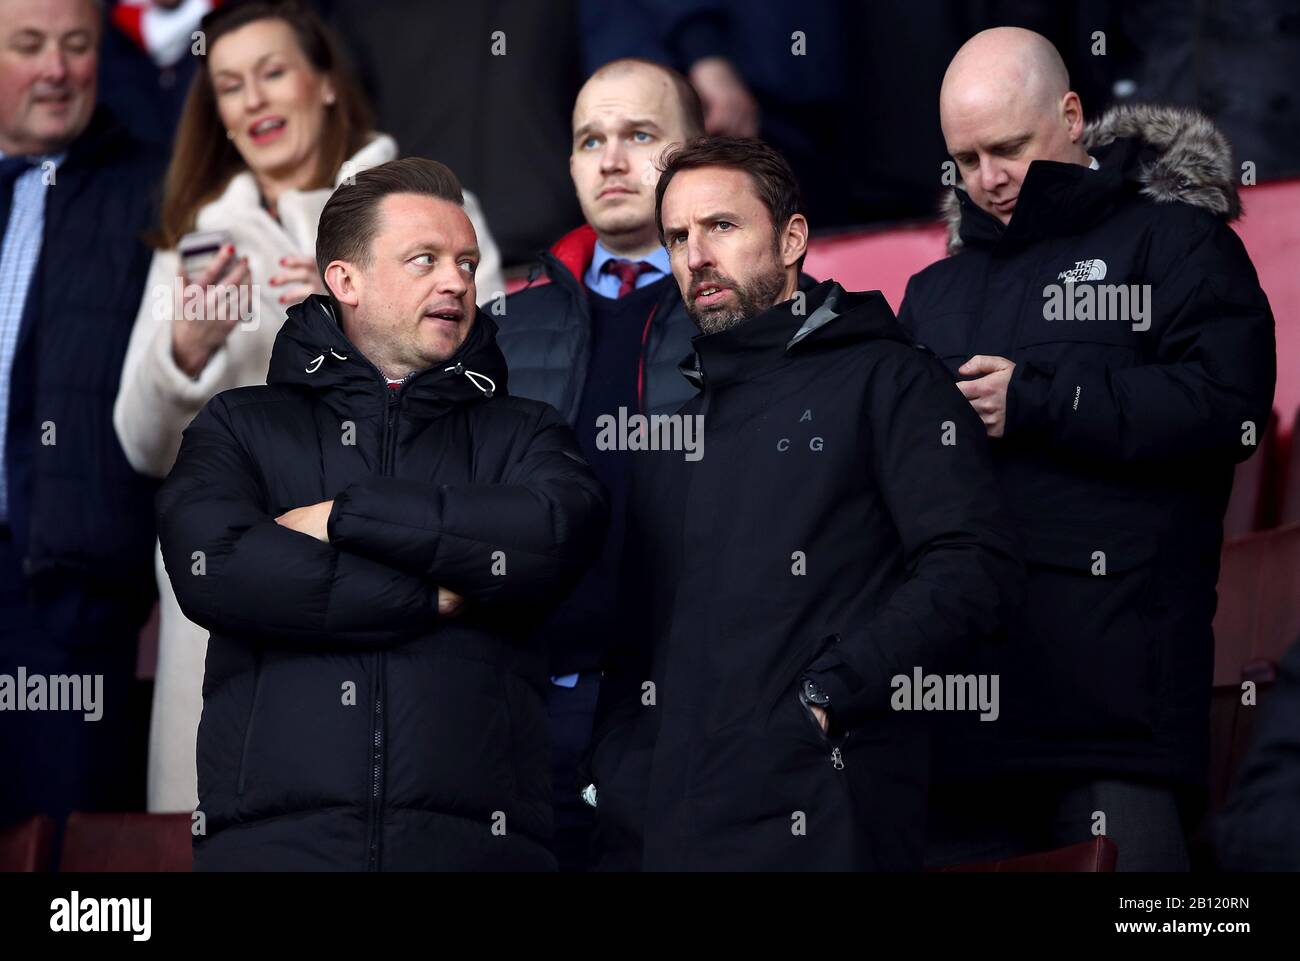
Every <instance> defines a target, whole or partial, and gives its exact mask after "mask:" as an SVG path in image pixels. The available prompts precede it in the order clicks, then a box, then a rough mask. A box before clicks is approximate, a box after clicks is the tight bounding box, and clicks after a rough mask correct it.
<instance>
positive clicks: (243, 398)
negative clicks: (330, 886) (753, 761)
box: [158, 297, 606, 870]
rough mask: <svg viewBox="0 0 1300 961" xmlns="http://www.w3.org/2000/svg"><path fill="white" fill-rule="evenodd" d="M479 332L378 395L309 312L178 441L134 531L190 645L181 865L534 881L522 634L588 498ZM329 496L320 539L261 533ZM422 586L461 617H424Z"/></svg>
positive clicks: (535, 782)
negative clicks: (194, 786)
mask: <svg viewBox="0 0 1300 961" xmlns="http://www.w3.org/2000/svg"><path fill="white" fill-rule="evenodd" d="M494 334H495V327H494V325H493V323H492V321H491V320H490V319H489V318H487V317H486V316H484V315H483V314H481V313H480V314H479V316H478V319H477V321H476V323H475V324H474V327H473V328H472V329H471V332H470V334H469V336H468V338H467V339H466V341H465V343H464V344H463V345H462V347H461V349H460V350H459V351H458V352H457V354H456V355H455V356H454V357H453V358H451V360H450V361H448V363H447V364H445V365H444V364H439V365H436V366H435V367H433V368H431V369H429V370H425V371H423V372H420V373H418V374H416V375H414V376H413V377H412V378H410V379H409V380H408V381H407V382H406V383H405V384H404V385H403V386H402V387H401V389H400V390H395V389H391V388H389V387H387V386H386V384H385V381H384V378H383V377H382V376H381V375H380V374H379V372H378V371H377V370H376V369H375V368H374V367H373V366H372V365H371V364H370V363H369V362H368V361H367V360H366V359H365V358H364V357H363V356H362V355H361V353H360V352H359V351H357V350H356V349H355V348H354V347H353V346H352V345H351V344H349V343H348V342H347V340H346V339H345V338H344V337H343V335H342V332H341V331H340V330H339V327H338V325H337V324H336V323H335V321H334V319H333V317H332V315H331V314H330V312H329V309H328V307H327V306H326V305H325V302H324V300H323V299H322V298H319V297H313V298H310V299H308V300H307V301H306V302H305V303H304V304H303V305H301V306H300V307H297V308H294V309H292V310H291V311H290V314H289V319H288V320H287V321H286V322H285V325H284V328H283V329H282V330H281V332H280V334H279V335H278V336H277V338H276V343H275V349H274V352H273V353H272V356H271V366H270V374H269V376H268V386H265V387H248V388H240V389H237V390H231V391H226V392H224V393H222V394H219V395H218V396H217V397H215V398H213V400H212V401H211V402H210V403H209V404H208V405H207V406H206V407H205V408H204V409H203V411H202V412H201V413H200V414H199V415H198V417H196V418H195V420H194V422H193V423H192V424H191V425H190V427H189V428H188V429H187V430H186V432H185V435H184V440H183V442H182V445H181V451H180V455H179V457H178V459H177V463H176V466H175V468H174V469H173V470H172V473H171V475H170V476H169V477H168V479H167V481H166V483H165V484H164V486H163V490H162V492H161V493H160V494H159V497H158V519H159V529H160V535H161V541H162V550H163V556H164V559H165V560H166V563H167V570H168V573H169V575H170V577H171V579H172V584H173V586H174V587H175V590H176V596H177V599H178V600H179V601H180V605H181V608H182V610H184V612H185V613H186V615H187V616H189V617H190V618H192V619H193V620H195V621H197V622H198V623H200V624H202V625H203V626H205V627H207V628H209V629H210V630H211V632H212V636H211V641H210V642H209V646H208V659H207V671H206V674H205V677H204V682H203V699H204V704H203V719H202V722H201V724H200V728H199V740H198V768H199V770H198V775H199V798H200V809H201V810H202V811H203V812H204V814H205V815H206V830H207V834H206V836H205V837H200V838H199V839H198V840H197V841H196V844H195V864H196V867H198V868H199V869H208V870H212V869H218V870H219V869H252V868H274V869H288V870H296V869H358V870H359V869H371V870H375V869H385V870H403V869H463V868H483V867H487V868H547V867H553V866H554V860H553V858H552V857H551V855H550V853H549V851H548V850H547V849H546V847H545V844H546V842H547V839H548V836H549V834H550V830H551V813H550V804H551V790H550V788H551V785H550V767H549V753H548V741H547V734H546V710H545V706H544V703H543V700H542V694H541V691H542V690H543V687H542V685H544V684H545V652H543V651H540V650H536V649H532V648H531V646H530V644H529V642H528V638H529V637H530V635H531V632H532V630H533V628H534V627H535V625H536V622H537V620H538V619H539V617H540V615H541V614H543V613H544V608H545V607H546V606H547V605H548V604H549V603H551V602H553V601H555V600H557V599H558V598H560V597H561V596H563V594H564V592H565V591H566V590H567V589H568V587H569V586H570V585H571V584H572V582H573V581H574V580H575V579H576V577H577V576H578V575H579V574H580V573H581V570H582V568H583V566H584V564H586V563H587V562H588V560H589V559H590V558H591V557H592V556H593V555H594V552H595V550H596V548H597V546H598V544H599V541H600V537H601V536H602V534H603V526H604V521H605V511H606V506H605V501H604V495H603V492H602V491H601V489H600V486H599V484H597V483H596V481H595V480H594V478H593V477H592V475H591V473H590V471H589V470H588V469H587V467H586V465H585V463H584V462H583V460H582V458H581V456H580V455H579V453H578V451H577V447H576V444H575V443H574V441H573V437H572V433H571V431H570V430H569V428H568V427H567V426H566V425H565V424H564V423H563V421H561V420H560V418H559V416H558V415H557V414H556V413H555V411H554V410H552V409H551V408H549V407H547V406H546V405H544V404H539V403H537V402H534V401H530V400H523V399H518V398H513V397H510V396H508V395H507V392H506V372H505V364H504V361H503V359H502V357H501V353H500V351H499V350H498V349H497V347H496V343H495V339H494ZM493 385H495V386H493ZM330 498H333V500H334V508H333V511H332V513H331V515H330V518H329V528H328V530H329V537H330V543H328V544H326V543H322V542H319V541H316V540H314V539H312V538H310V537H307V536H305V535H303V534H300V533H297V532H295V531H292V530H289V529H288V528H285V527H282V526H280V525H277V524H276V523H275V520H274V518H275V516H276V515H277V514H279V513H281V512H282V511H285V510H287V509H289V508H292V507H298V506H303V505H307V504H313V503H317V502H319V501H323V500H328V499H330ZM437 585H443V586H445V587H448V588H450V589H452V590H454V591H456V592H458V593H460V594H462V595H464V596H465V597H466V598H467V602H468V603H467V609H466V611H465V613H464V614H463V615H462V616H461V617H459V618H457V619H454V620H442V621H439V620H438V618H437V617H436V614H435V611H436V608H435V605H434V600H433V595H434V592H435V589H436V586H437Z"/></svg>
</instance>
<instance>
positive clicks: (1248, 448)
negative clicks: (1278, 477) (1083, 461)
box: [1006, 211, 1277, 462]
mask: <svg viewBox="0 0 1300 961" xmlns="http://www.w3.org/2000/svg"><path fill="white" fill-rule="evenodd" d="M1180 213H1181V212H1180ZM1189 213H1195V214H1197V217H1196V219H1195V220H1194V221H1193V229H1192V230H1190V231H1189V235H1188V240H1187V241H1185V242H1183V243H1182V244H1180V246H1179V247H1178V249H1177V250H1176V251H1170V252H1165V251H1161V252H1158V253H1154V254H1153V256H1159V257H1161V258H1168V259H1167V262H1166V263H1165V264H1162V265H1161V268H1158V269H1160V275H1159V280H1158V281H1151V283H1152V290H1151V303H1150V309H1151V318H1150V321H1151V331H1150V332H1149V336H1152V337H1153V338H1154V341H1155V345H1154V351H1153V356H1152V362H1151V363H1145V364H1142V365H1140V366H1137V367H1128V368H1123V369H1107V368H1104V367H1101V366H1099V365H1091V364H1086V363H1072V362H1065V363H1062V364H1058V365H1056V366H1055V367H1051V366H1049V365H1046V364H1042V363H1036V362H1029V363H1024V364H1020V365H1017V367H1016V370H1015V372H1014V374H1013V375H1012V378H1011V383H1010V385H1009V387H1008V389H1007V425H1006V437H1007V438H1008V439H1019V438H1024V439H1027V440H1030V441H1038V440H1046V441H1047V442H1048V443H1052V444H1055V445H1059V446H1060V447H1062V448H1065V449H1067V450H1069V451H1070V452H1072V453H1076V454H1082V455H1086V456H1091V457H1097V458H1104V459H1108V460H1112V461H1136V460H1169V459H1181V458H1193V457H1206V456H1208V457H1222V458H1226V459H1228V460H1231V461H1234V462H1235V461H1242V460H1245V459H1246V458H1247V457H1249V456H1250V455H1251V454H1252V453H1254V451H1255V447H1254V446H1253V442H1252V441H1250V440H1247V439H1246V438H1248V437H1258V436H1260V435H1262V434H1263V431H1264V425H1265V423H1266V422H1267V420H1268V416H1269V411H1270V409H1271V406H1272V402H1273V384H1274V380H1275V378H1276V373H1277V371H1276V368H1277V359H1276V354H1275V348H1274V342H1273V315H1272V312H1271V311H1270V310H1269V305H1268V299H1267V298H1266V297H1265V296H1264V292H1263V291H1262V290H1261V289H1260V286H1259V280H1258V278H1257V277H1256V276H1255V268H1254V266H1253V265H1252V264H1251V262H1250V257H1249V256H1248V255H1247V253H1246V250H1245V248H1244V247H1243V246H1242V243H1241V240H1240V239H1239V238H1238V237H1237V235H1236V233H1235V232H1234V231H1233V230H1232V229H1231V228H1230V227H1228V226H1227V225H1226V224H1224V223H1222V222H1220V221H1218V220H1212V219H1211V218H1209V216H1208V215H1199V212H1194V211H1192V212H1189ZM1171 253H1172V256H1170V254H1171ZM1249 425H1253V426H1254V430H1250V429H1249Z"/></svg>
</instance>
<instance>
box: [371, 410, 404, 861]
mask: <svg viewBox="0 0 1300 961" xmlns="http://www.w3.org/2000/svg"><path fill="white" fill-rule="evenodd" d="M384 390H385V392H386V394H387V397H386V398H385V401H384V437H383V446H382V448H381V450H380V455H379V456H380V461H379V472H380V474H381V475H383V476H385V477H388V476H391V475H392V473H393V459H394V456H395V448H396V446H397V431H396V430H394V429H393V425H394V421H395V420H396V410H397V404H398V394H399V393H400V392H401V388H398V389H397V390H393V389H392V388H391V387H385V388H384ZM373 664H374V677H375V681H374V684H373V685H371V692H372V696H371V700H372V703H373V704H374V713H373V714H372V715H371V732H372V733H371V738H370V817H369V818H368V822H369V827H370V856H369V859H368V861H367V864H366V869H367V870H369V871H378V870H379V869H380V864H381V861H380V858H381V856H382V853H383V852H382V845H381V840H382V838H383V831H382V824H383V803H384V802H383V783H384V687H385V685H384V671H385V667H386V664H387V658H386V656H385V653H384V651H382V650H381V651H379V652H377V653H376V654H375V655H374V657H373Z"/></svg>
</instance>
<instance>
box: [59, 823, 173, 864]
mask: <svg viewBox="0 0 1300 961" xmlns="http://www.w3.org/2000/svg"><path fill="white" fill-rule="evenodd" d="M190 824H191V819H190V815H188V814H135V813H131V814H86V813H84V812H81V811H74V812H73V813H72V814H70V815H69V816H68V826H67V830H66V832H65V834H64V839H63V856H62V858H61V859H60V862H59V870H60V871H190V870H192V869H193V858H192V855H191V851H190V844H191V835H190Z"/></svg>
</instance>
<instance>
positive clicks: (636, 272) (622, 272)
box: [600, 259, 655, 297]
mask: <svg viewBox="0 0 1300 961" xmlns="http://www.w3.org/2000/svg"><path fill="white" fill-rule="evenodd" d="M654 269H655V268H654V265H653V264H647V263H646V262H645V261H644V260H638V261H637V262H636V263H633V262H632V261H630V260H618V259H611V260H607V261H605V265H604V266H603V267H601V268H600V270H601V273H605V274H613V275H614V276H616V277H617V278H618V279H619V285H618V296H619V297H626V296H627V295H628V294H630V293H631V292H632V291H633V290H635V289H636V279H637V278H638V277H640V276H641V275H642V274H644V273H645V272H646V271H647V270H654Z"/></svg>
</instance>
